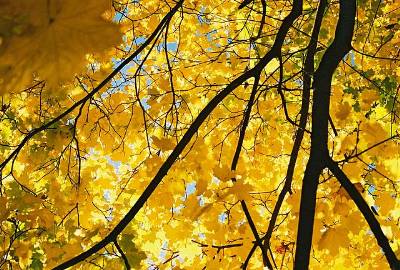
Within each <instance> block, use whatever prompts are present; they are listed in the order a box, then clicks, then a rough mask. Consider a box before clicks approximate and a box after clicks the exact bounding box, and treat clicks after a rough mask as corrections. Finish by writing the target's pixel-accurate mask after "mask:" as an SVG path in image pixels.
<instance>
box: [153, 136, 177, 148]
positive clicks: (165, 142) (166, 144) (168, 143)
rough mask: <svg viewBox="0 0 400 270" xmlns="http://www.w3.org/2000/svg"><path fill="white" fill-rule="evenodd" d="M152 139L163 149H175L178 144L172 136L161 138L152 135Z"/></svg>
mask: <svg viewBox="0 0 400 270" xmlns="http://www.w3.org/2000/svg"><path fill="white" fill-rule="evenodd" d="M151 139H152V140H153V143H154V144H155V145H156V146H157V147H158V148H159V149H161V150H162V151H169V150H173V149H174V148H175V145H176V144H175V142H174V141H173V139H170V138H161V139H159V138H157V137H156V136H152V137H151Z"/></svg>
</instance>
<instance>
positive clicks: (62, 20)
mask: <svg viewBox="0 0 400 270" xmlns="http://www.w3.org/2000/svg"><path fill="white" fill-rule="evenodd" d="M1 2H2V10H1V11H0V22H3V23H8V24H12V27H13V28H12V29H14V30H11V31H10V30H8V29H2V28H0V31H2V32H0V36H2V37H3V39H2V42H1V43H0V63H1V64H0V85H1V87H0V93H5V92H11V91H19V90H21V89H22V88H23V87H26V86H27V85H28V84H29V83H31V81H32V78H33V75H36V76H38V77H39V78H40V79H43V80H45V81H46V84H47V86H48V87H49V88H50V89H51V90H52V91H55V90H57V88H58V87H59V85H60V84H61V83H63V82H66V81H69V80H71V79H72V78H73V76H74V75H75V74H76V73H78V72H80V71H82V70H83V68H84V66H85V64H86V63H87V60H86V57H85V56H86V54H88V53H102V52H104V51H105V50H106V49H109V48H110V47H111V46H114V45H117V44H118V43H119V41H120V37H121V34H120V32H119V29H118V27H117V25H115V24H113V23H111V22H109V21H108V20H106V19H105V18H104V15H103V14H104V13H105V12H106V11H107V10H109V9H110V7H111V6H110V1H108V0H100V1H98V0H88V1H79V0H70V1H61V0H50V1H48V0H39V1H36V0H27V1H12V0H3V1H1ZM10 17H13V18H15V19H14V20H15V21H11V22H10V19H9V18H10Z"/></svg>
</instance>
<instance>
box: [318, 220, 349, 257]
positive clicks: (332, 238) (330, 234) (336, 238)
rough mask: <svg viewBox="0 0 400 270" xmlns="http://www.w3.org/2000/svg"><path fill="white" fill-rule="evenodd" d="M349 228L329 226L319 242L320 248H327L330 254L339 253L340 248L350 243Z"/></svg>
mask: <svg viewBox="0 0 400 270" xmlns="http://www.w3.org/2000/svg"><path fill="white" fill-rule="evenodd" d="M348 241H349V238H348V236H347V230H346V229H344V228H342V227H338V228H328V229H327V230H326V231H325V232H324V233H323V234H322V237H321V239H320V240H319V242H318V249H320V250H321V249H327V250H329V254H330V255H332V256H335V255H337V254H338V253H339V248H340V247H342V246H344V245H345V244H346V243H348Z"/></svg>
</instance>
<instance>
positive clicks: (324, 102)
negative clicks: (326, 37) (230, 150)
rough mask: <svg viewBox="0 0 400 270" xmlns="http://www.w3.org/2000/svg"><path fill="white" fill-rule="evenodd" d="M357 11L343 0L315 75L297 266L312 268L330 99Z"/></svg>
mask: <svg viewBox="0 0 400 270" xmlns="http://www.w3.org/2000/svg"><path fill="white" fill-rule="evenodd" d="M355 15H356V1H355V0H340V11H339V21H338V24H337V26H336V32H335V38H334V40H333V42H332V44H331V45H330V46H329V47H328V49H327V50H326V52H325V54H324V56H323V57H322V60H321V63H320V65H319V67H318V69H317V70H316V72H315V75H314V87H315V91H314V95H313V108H312V130H311V153H310V159H309V161H308V163H307V166H306V170H305V173H304V179H303V185H302V190H301V202H300V215H299V225H298V230H297V242H296V255H295V265H294V269H295V270H306V269H308V265H309V260H310V251H311V241H312V234H313V225H314V215H315V205H316V196H317V188H318V180H319V175H320V173H321V172H322V170H323V169H324V168H325V167H326V162H325V157H326V156H328V146H327V144H328V123H329V103H330V94H331V82H332V76H333V73H334V71H335V69H336V68H337V66H338V65H339V63H340V61H341V60H342V59H343V57H344V56H345V55H346V54H347V53H348V52H349V50H350V49H351V40H352V37H353V30H354V23H355Z"/></svg>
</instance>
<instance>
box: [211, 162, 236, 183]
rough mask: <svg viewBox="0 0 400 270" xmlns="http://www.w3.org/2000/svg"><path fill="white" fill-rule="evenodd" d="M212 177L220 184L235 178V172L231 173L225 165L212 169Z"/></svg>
mask: <svg viewBox="0 0 400 270" xmlns="http://www.w3.org/2000/svg"><path fill="white" fill-rule="evenodd" d="M213 171H214V175H215V176H216V177H217V178H218V179H219V180H221V181H222V182H227V181H230V180H231V179H232V178H235V176H236V174H235V171H232V170H231V169H230V168H229V167H228V166H227V165H223V166H218V167H215V168H214V169H213Z"/></svg>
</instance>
